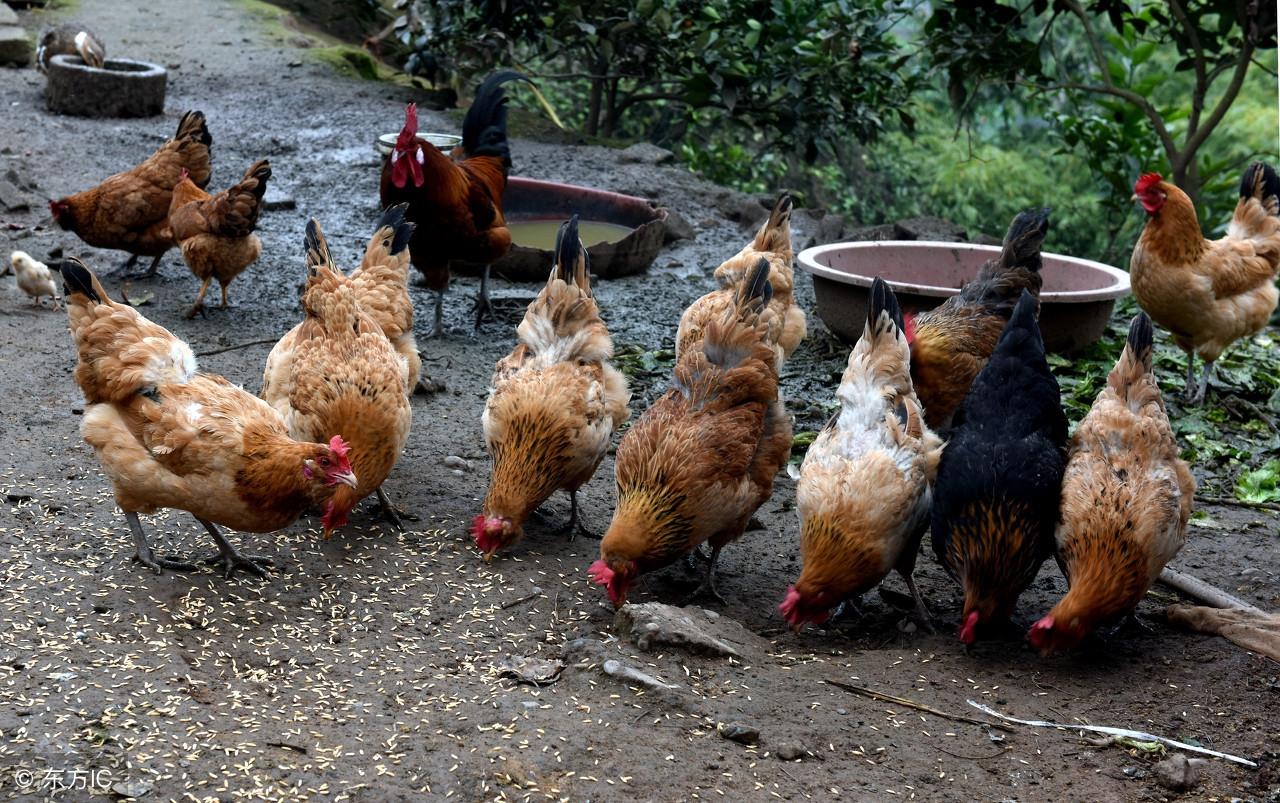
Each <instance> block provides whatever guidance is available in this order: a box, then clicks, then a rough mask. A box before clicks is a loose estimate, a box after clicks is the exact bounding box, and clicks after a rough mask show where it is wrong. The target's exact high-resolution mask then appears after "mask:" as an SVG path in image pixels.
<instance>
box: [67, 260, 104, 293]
mask: <svg viewBox="0 0 1280 803" xmlns="http://www.w3.org/2000/svg"><path fill="white" fill-rule="evenodd" d="M58 272H59V273H61V274H62V296H63V298H68V297H70V296H71V295H72V294H74V293H79V294H81V295H84V296H88V297H89V299H90V300H91V301H94V302H96V303H98V304H101V303H103V299H102V297H101V296H99V295H98V291H96V290H94V289H93V275H92V274H90V273H89V269H88V268H86V267H85V266H84V263H82V262H81V261H80V260H78V259H74V258H72V259H64V260H62V264H61V265H59V266H58Z"/></svg>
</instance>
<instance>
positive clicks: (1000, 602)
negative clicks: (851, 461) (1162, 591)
mask: <svg viewBox="0 0 1280 803" xmlns="http://www.w3.org/2000/svg"><path fill="white" fill-rule="evenodd" d="M1036 307H1037V301H1036V298H1035V296H1033V295H1032V294H1031V291H1030V290H1023V291H1022V298H1021V299H1020V300H1019V301H1018V305H1017V306H1016V307H1015V308H1014V310H1013V315H1012V317H1010V318H1009V323H1008V324H1007V325H1006V326H1005V328H1004V332H1003V333H1002V334H1001V335H1000V340H999V342H998V343H997V344H996V348H995V351H994V352H993V353H992V355H991V358H990V360H989V361H988V362H987V364H986V366H985V367H983V369H982V371H981V372H979V374H978V377H977V379H975V380H974V381H973V387H972V388H971V389H970V390H969V395H968V396H966V397H965V399H964V402H962V403H961V405H960V409H959V410H957V411H956V414H955V421H954V427H953V429H952V431H951V437H950V439H949V440H948V441H947V448H946V450H945V451H944V452H943V453H942V460H941V462H940V463H939V465H938V479H937V482H936V484H935V486H934V494H933V551H934V554H935V555H937V557H938V560H939V561H940V562H941V563H942V565H943V566H944V567H945V568H946V570H947V571H948V572H949V573H950V574H951V575H952V576H953V577H955V578H956V579H958V580H959V581H960V585H961V586H962V587H963V588H964V611H963V614H962V617H961V618H962V624H961V628H960V639H961V641H963V642H965V643H966V644H972V643H973V642H974V640H975V639H976V638H977V635H978V632H979V630H980V629H989V628H991V627H993V626H998V625H1001V624H1004V623H1007V622H1008V621H1009V616H1010V615H1011V614H1012V612H1013V607H1014V605H1015V603H1016V602H1017V600H1018V595H1020V594H1021V593H1022V592H1023V591H1024V590H1025V589H1026V588H1027V586H1028V585H1030V584H1031V581H1032V580H1034V579H1035V576H1036V572H1037V571H1038V570H1039V569H1040V564H1042V563H1044V560H1045V558H1047V557H1049V554H1050V553H1051V552H1052V551H1053V529H1054V524H1055V523H1056V521H1057V518H1058V499H1059V494H1060V492H1061V489H1062V472H1063V468H1064V466H1065V462H1066V443H1067V417H1066V415H1065V414H1064V413H1063V412H1062V402H1061V399H1060V396H1059V390H1058V382H1057V380H1056V379H1054V378H1053V374H1051V373H1049V365H1048V363H1047V362H1046V361H1045V353H1044V341H1042V340H1041V338H1040V327H1039V326H1038V325H1037V324H1036Z"/></svg>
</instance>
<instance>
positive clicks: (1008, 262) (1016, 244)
mask: <svg viewBox="0 0 1280 803" xmlns="http://www.w3.org/2000/svg"><path fill="white" fill-rule="evenodd" d="M1050 211H1051V210H1050V209H1049V208H1048V207H1044V208H1042V209H1028V210H1026V211H1024V212H1019V213H1018V215H1017V216H1016V217H1015V218H1014V219H1013V222H1012V223H1010V224H1009V231H1008V233H1006V234H1005V236H1004V245H1003V248H1002V249H1001V252H1000V263H1001V264H1002V265H1004V266H1005V267H1007V268H1008V267H1014V266H1019V267H1024V268H1029V269H1031V270H1033V271H1038V270H1040V265H1041V262H1040V249H1041V248H1042V247H1043V246H1044V238H1045V235H1046V234H1048V233H1049V212H1050Z"/></svg>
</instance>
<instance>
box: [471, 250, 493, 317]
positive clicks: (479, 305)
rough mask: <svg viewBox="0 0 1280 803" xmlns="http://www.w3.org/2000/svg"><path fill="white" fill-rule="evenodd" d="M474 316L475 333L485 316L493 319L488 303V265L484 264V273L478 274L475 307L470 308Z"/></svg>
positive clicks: (491, 306) (491, 308)
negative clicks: (478, 292) (478, 290)
mask: <svg viewBox="0 0 1280 803" xmlns="http://www.w3.org/2000/svg"><path fill="white" fill-rule="evenodd" d="M472 309H473V311H474V312H475V314H476V332H477V333H478V332H479V331H480V323H481V322H482V321H484V319H485V317H486V316H487V317H488V318H489V319H490V320H492V319H493V305H492V304H490V303H489V263H487V262H486V263H485V266H484V272H483V273H481V274H480V294H479V295H477V296H476V303H475V306H474V307H473V308H472Z"/></svg>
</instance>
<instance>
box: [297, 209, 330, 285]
mask: <svg viewBox="0 0 1280 803" xmlns="http://www.w3.org/2000/svg"><path fill="white" fill-rule="evenodd" d="M302 245H303V247H304V248H306V250H307V271H308V273H309V274H310V275H312V276H314V275H316V274H317V273H319V272H320V271H321V270H322V269H328V270H333V269H334V268H333V256H332V255H331V254H330V253H329V243H328V241H327V240H325V238H324V232H322V231H321V230H320V222H319V221H317V220H316V219H315V218H311V220H309V221H307V233H306V235H305V236H304V237H303V239H302Z"/></svg>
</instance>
